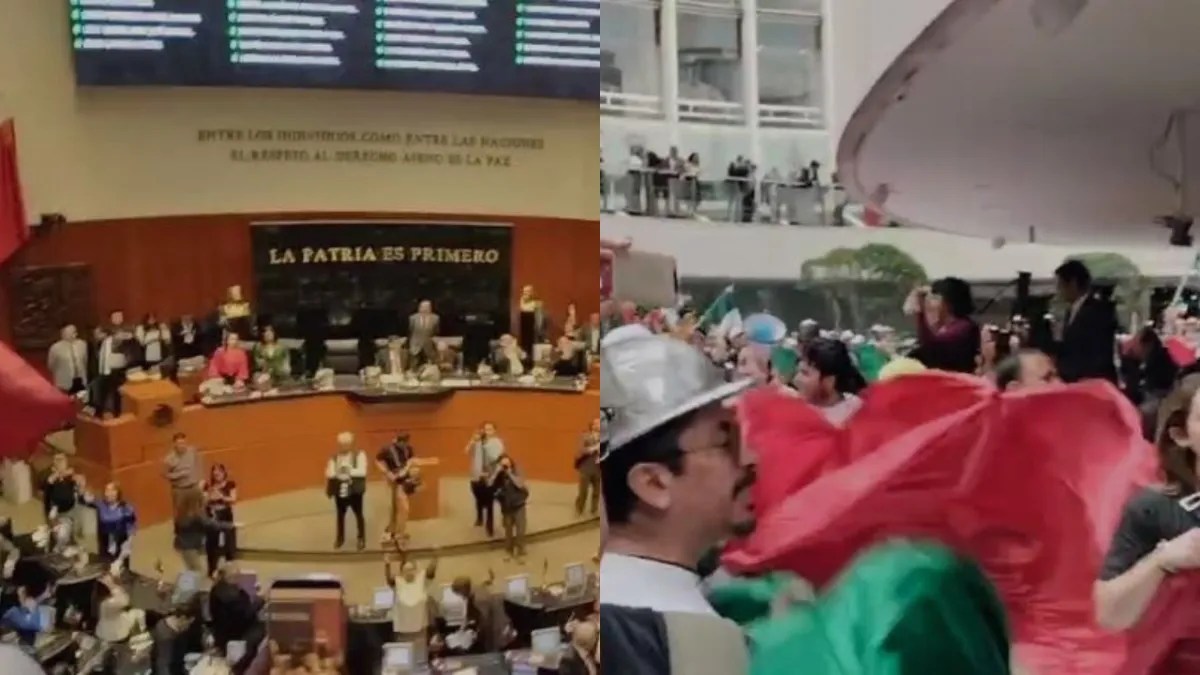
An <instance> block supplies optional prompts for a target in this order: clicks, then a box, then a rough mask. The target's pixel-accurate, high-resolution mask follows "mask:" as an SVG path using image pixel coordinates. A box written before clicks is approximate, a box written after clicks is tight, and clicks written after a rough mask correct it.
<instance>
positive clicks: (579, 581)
mask: <svg viewBox="0 0 1200 675" xmlns="http://www.w3.org/2000/svg"><path fill="white" fill-rule="evenodd" d="M563 581H564V583H563V586H565V587H566V592H567V594H568V595H582V594H583V593H585V592H587V584H588V573H587V567H586V566H584V564H583V563H570V564H568V565H565V566H564V567H563Z"/></svg>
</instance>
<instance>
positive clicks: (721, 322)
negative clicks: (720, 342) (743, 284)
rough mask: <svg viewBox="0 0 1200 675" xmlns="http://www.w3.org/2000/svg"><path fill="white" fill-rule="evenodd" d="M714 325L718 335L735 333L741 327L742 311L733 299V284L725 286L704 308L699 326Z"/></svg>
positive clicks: (714, 330)
mask: <svg viewBox="0 0 1200 675" xmlns="http://www.w3.org/2000/svg"><path fill="white" fill-rule="evenodd" d="M706 326H715V328H714V329H713V331H712V332H715V333H716V334H718V335H727V336H728V335H736V334H737V333H738V332H740V331H741V328H742V313H741V311H740V310H739V309H738V308H737V305H736V304H735V303H734V300H733V285H732V284H731V285H729V286H726V287H725V289H724V290H722V291H721V294H720V295H718V296H717V299H716V300H713V303H712V304H711V305H709V306H708V309H706V310H704V314H703V315H701V317H700V323H699V327H700V328H704V327H706Z"/></svg>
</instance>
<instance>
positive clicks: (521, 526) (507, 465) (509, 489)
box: [488, 455, 529, 563]
mask: <svg viewBox="0 0 1200 675" xmlns="http://www.w3.org/2000/svg"><path fill="white" fill-rule="evenodd" d="M488 486H489V489H490V490H491V492H492V493H493V494H495V495H496V501H498V502H500V517H501V520H502V522H503V524H504V549H505V550H506V551H507V552H508V556H506V559H508V558H515V559H516V560H517V562H518V563H520V562H523V559H524V557H525V503H526V502H528V501H529V488H528V487H526V485H525V479H524V478H522V477H521V474H520V472H519V471H517V465H516V464H515V463H514V462H513V460H512V457H509V456H508V455H504V456H503V457H501V458H500V461H499V462H498V463H497V464H496V469H495V471H494V472H493V473H492V476H491V479H490V480H489V481H488Z"/></svg>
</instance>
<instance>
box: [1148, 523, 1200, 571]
mask: <svg viewBox="0 0 1200 675" xmlns="http://www.w3.org/2000/svg"><path fill="white" fill-rule="evenodd" d="M1154 555H1156V556H1157V557H1158V564H1159V566H1160V567H1162V568H1163V569H1164V570H1166V571H1168V572H1178V571H1181V570H1194V569H1200V528H1192V529H1190V530H1188V531H1187V532H1184V533H1183V534H1181V535H1179V536H1178V537H1175V538H1174V539H1172V540H1170V541H1167V542H1163V543H1162V544H1159V547H1158V549H1157V550H1156V551H1155V553H1154Z"/></svg>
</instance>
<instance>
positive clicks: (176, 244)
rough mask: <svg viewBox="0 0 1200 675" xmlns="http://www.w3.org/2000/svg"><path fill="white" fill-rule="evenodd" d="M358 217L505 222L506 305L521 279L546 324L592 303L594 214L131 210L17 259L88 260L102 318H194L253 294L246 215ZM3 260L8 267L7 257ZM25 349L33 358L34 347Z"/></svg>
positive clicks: (5, 300) (6, 312)
mask: <svg viewBox="0 0 1200 675" xmlns="http://www.w3.org/2000/svg"><path fill="white" fill-rule="evenodd" d="M368 219H374V220H415V221H429V222H436V221H447V222H460V223H461V222H472V221H478V222H502V223H511V224H512V226H513V230H514V231H513V268H512V286H513V299H512V300H513V303H514V308H515V304H516V300H517V295H518V294H519V293H520V288H521V286H522V285H524V284H532V285H533V286H535V287H536V288H537V289H538V293H539V294H541V296H542V298H543V300H544V302H545V306H546V312H547V316H548V318H549V320H550V322H551V327H552V329H557V328H559V327H560V326H561V322H562V319H563V317H564V316H565V312H566V306H567V304H569V303H571V302H574V303H576V305H577V308H578V310H579V313H580V318H581V319H583V318H586V315H587V314H589V313H590V312H592V311H595V307H596V305H597V292H596V279H597V277H598V275H599V261H598V258H597V256H596V253H595V250H596V245H597V244H596V242H597V241H598V238H599V227H600V226H599V223H598V222H597V221H577V220H562V219H554V218H536V217H506V216H494V217H479V216H453V215H446V214H437V215H432V214H386V213H301V214H297V213H264V214H210V215H195V216H177V217H165V218H135V219H122V220H105V221H93V222H84V223H70V224H68V225H66V226H64V227H62V228H60V229H58V230H56V231H54V232H52V233H50V234H48V235H45V236H43V237H40V238H38V239H35V240H34V241H32V242H30V244H29V245H28V246H27V247H26V250H24V251H23V252H22V253H21V254H20V256H19V258H20V265H21V266H38V265H49V266H54V265H67V264H85V265H89V266H90V267H91V269H92V288H93V297H92V301H91V303H92V307H93V311H94V314H95V318H96V320H97V321H103V320H104V319H105V318H106V317H107V315H108V313H109V312H110V311H112V310H113V309H114V308H120V309H123V310H124V311H125V313H126V317H127V319H128V320H129V321H138V320H140V319H141V317H142V316H143V315H144V314H145V313H147V312H149V311H155V312H157V313H158V314H159V316H160V318H173V317H177V316H179V315H181V314H184V313H191V314H194V315H196V316H203V315H205V314H208V313H210V312H212V311H214V310H215V308H216V306H217V304H218V303H219V302H220V300H221V298H222V297H223V296H224V292H225V289H226V288H227V287H228V286H230V285H233V284H240V285H241V286H242V287H243V288H244V289H245V290H246V292H247V293H248V294H249V293H252V292H253V283H252V261H251V251H250V224H251V223H253V222H256V221H264V220H368ZM7 267H8V268H9V271H11V268H12V267H13V265H11V264H10V265H9V266H7ZM0 286H3V284H0ZM251 300H253V298H251ZM12 301H13V299H12V298H11V297H10V294H8V293H6V292H3V291H0V338H5V339H7V338H10V337H11V325H6V324H10V322H9V321H8V320H7V319H8V317H9V316H10V314H11V305H12ZM515 317H516V312H514V320H515ZM514 328H515V327H514ZM28 356H31V357H35V358H33V360H35V361H37V360H40V359H41V355H36V354H33V355H28Z"/></svg>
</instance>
